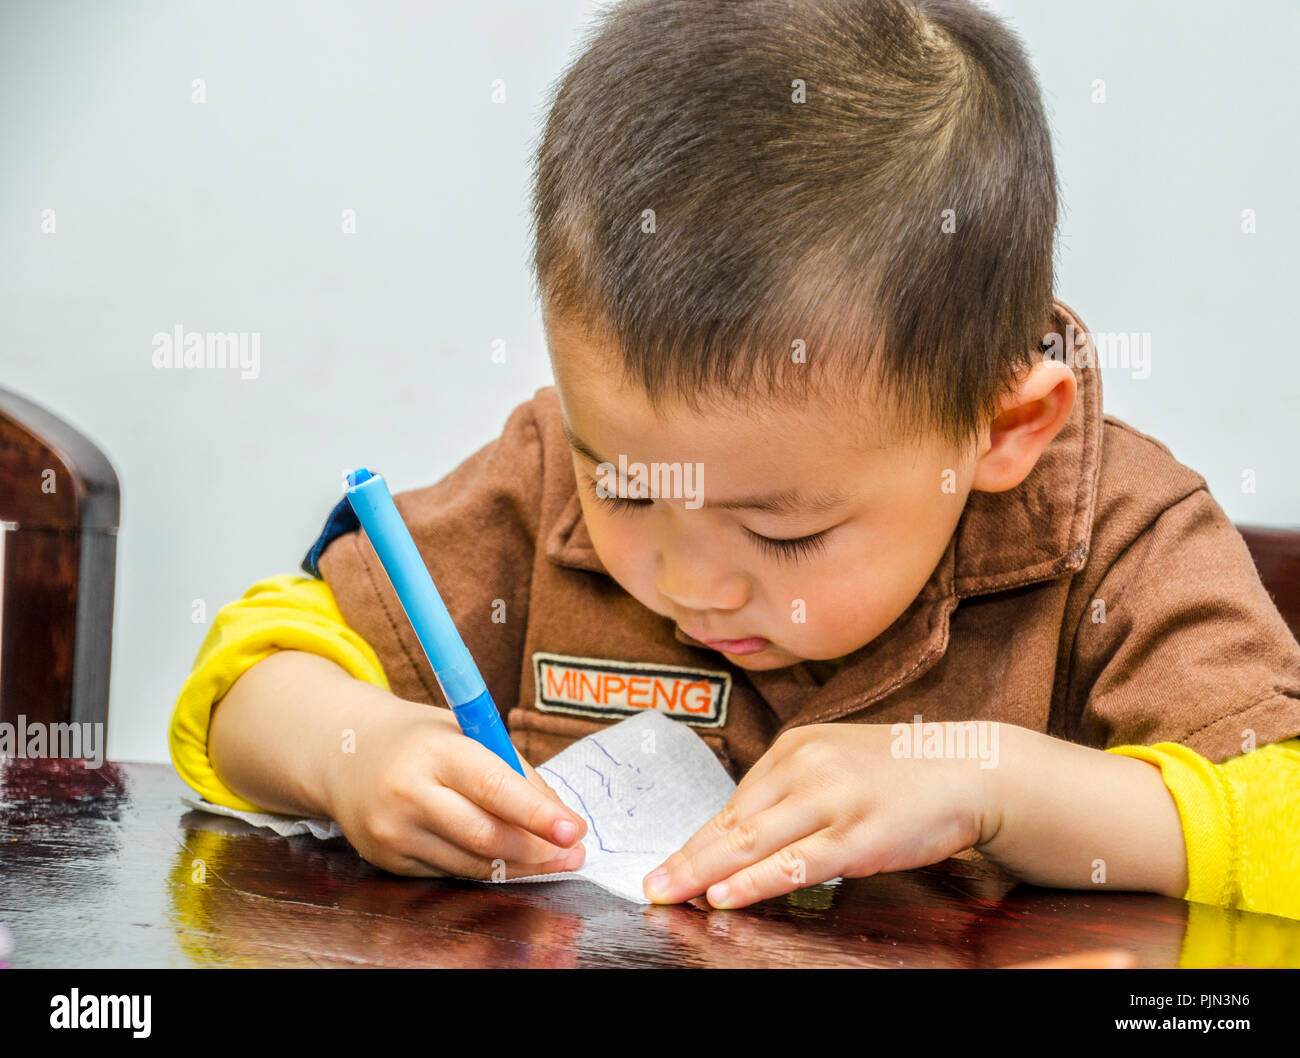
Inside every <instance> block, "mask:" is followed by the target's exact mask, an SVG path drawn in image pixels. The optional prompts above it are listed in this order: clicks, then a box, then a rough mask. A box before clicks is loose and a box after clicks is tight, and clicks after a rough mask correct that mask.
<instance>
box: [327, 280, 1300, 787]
mask: <svg viewBox="0 0 1300 1058" xmlns="http://www.w3.org/2000/svg"><path fill="white" fill-rule="evenodd" d="M1056 310H1057V314H1058V331H1059V333H1061V334H1063V335H1064V334H1065V333H1066V326H1067V324H1073V325H1074V327H1075V330H1076V331H1077V332H1084V328H1083V326H1082V324H1081V323H1080V321H1079V320H1078V318H1077V317H1076V316H1075V315H1074V313H1073V312H1072V310H1070V309H1069V308H1068V307H1067V306H1065V305H1063V304H1061V303H1060V302H1057V304H1056ZM1083 348H1084V352H1087V353H1091V355H1092V359H1091V364H1093V365H1095V364H1096V363H1097V359H1096V353H1095V349H1094V348H1093V346H1092V344H1091V338H1090V337H1089V338H1088V341H1087V344H1086V345H1085V346H1084V347H1083ZM1086 365H1087V361H1084V362H1082V363H1080V362H1076V363H1075V364H1074V365H1073V370H1074V372H1075V376H1076V378H1077V380H1078V396H1077V400H1076V404H1075V407H1074V410H1073V412H1072V413H1071V416H1070V418H1069V420H1068V422H1067V423H1066V425H1065V427H1064V428H1063V429H1062V430H1061V432H1060V433H1059V434H1058V435H1057V437H1055V438H1054V439H1053V440H1052V442H1051V444H1050V445H1048V447H1047V449H1046V450H1045V451H1044V453H1043V455H1042V458H1041V459H1040V460H1039V462H1038V464H1037V465H1036V466H1035V467H1034V469H1033V471H1032V472H1031V473H1030V474H1029V476H1028V477H1027V478H1026V479H1025V481H1024V482H1022V483H1021V484H1020V485H1019V486H1017V487H1016V488H1014V489H1011V490H1010V491H1007V492H1003V493H983V492H975V493H972V494H971V496H970V498H969V500H968V501H967V504H966V508H965V511H964V512H963V514H962V517H961V520H960V522H959V523H958V525H957V528H956V530H955V532H954V534H953V537H952V540H951V541H950V542H949V545H948V549H947V551H946V552H945V554H944V556H943V558H942V559H941V560H940V562H939V564H938V566H937V567H936V569H935V570H934V573H933V574H932V575H931V577H930V580H929V582H928V583H927V584H926V586H925V587H924V588H923V589H922V591H921V593H920V594H919V595H918V596H917V598H916V600H915V601H914V602H913V603H912V605H911V606H910V608H909V609H908V610H907V611H906V612H904V613H903V614H902V615H901V616H900V617H899V618H898V619H897V620H896V621H895V622H894V623H893V624H892V625H891V626H890V627H889V628H888V629H886V630H885V631H884V632H883V633H881V635H880V636H878V637H877V638H876V639H875V640H873V641H872V642H870V643H868V644H867V645H866V646H864V647H862V648H860V649H859V650H857V651H855V652H854V653H852V654H851V655H849V656H848V658H847V659H846V660H845V661H844V663H843V666H842V668H841V669H840V671H838V672H837V673H836V674H835V675H834V676H832V677H831V678H830V679H829V681H827V682H826V683H825V684H819V683H818V682H817V680H816V679H815V678H814V677H813V675H812V673H811V672H810V670H809V668H808V666H807V665H806V664H799V665H794V666H791V667H788V668H784V669H776V670H772V671H767V672H746V671H745V670H743V669H740V668H738V667H734V666H732V665H731V664H730V663H729V662H728V661H727V660H726V659H725V658H724V657H723V656H722V655H721V654H719V653H716V652H715V651H712V650H710V649H708V648H707V647H705V646H703V645H702V644H699V643H697V642H696V641H695V640H692V639H691V638H689V637H688V636H686V635H685V634H684V633H682V632H680V631H679V630H678V629H677V627H676V625H675V624H674V623H673V622H672V621H670V620H669V619H668V618H665V617H660V616H658V615H657V614H655V613H653V612H651V611H650V610H647V609H646V608H645V607H644V606H642V605H641V604H640V603H639V602H637V601H636V600H635V599H634V598H632V597H631V596H630V595H628V594H627V592H625V591H624V590H623V589H622V588H621V587H620V586H619V585H618V584H617V583H616V582H615V581H614V580H613V579H612V578H611V577H610V576H609V575H608V573H607V572H606V571H605V569H604V567H603V566H602V565H601V562H600V559H599V558H598V557H597V556H596V552H595V551H594V550H593V549H592V545H591V538H590V537H589V536H588V533H587V528H586V524H585V522H584V520H583V517H582V511H581V508H580V506H579V502H578V492H577V485H576V482H575V478H574V471H573V465H572V461H571V459H570V455H569V448H568V445H567V443H566V442H565V439H564V436H563V434H562V433H561V431H560V409H559V402H558V398H557V395H556V392H555V390H554V388H553V387H545V388H543V389H539V390H538V391H537V393H536V394H535V395H534V397H533V399H532V400H530V401H528V402H527V403H525V404H522V405H520V406H519V407H518V408H517V409H515V411H514V412H513V413H512V414H511V415H510V417H509V419H508V420H507V422H506V425H505V429H504V431H503V432H502V434H501V436H500V437H499V438H498V439H497V440H495V441H493V442H491V443H490V444H488V445H486V446H485V447H483V448H482V449H480V450H479V451H478V452H476V453H474V454H473V455H472V456H470V457H469V458H468V459H466V460H465V462H463V463H462V464H461V465H460V466H458V467H457V468H456V469H455V470H453V471H452V472H451V473H450V474H448V475H447V476H446V477H445V478H444V479H443V480H441V481H439V482H438V483H437V484H434V485H430V486H428V487H425V488H420V489H414V490H412V491H409V492H404V493H399V494H398V495H397V496H395V497H394V499H395V502H396V504H397V507H398V510H399V511H400V512H401V514H402V517H403V518H404V519H405V521H406V524H407V525H408V526H409V527H410V530H411V533H412V536H413V537H414V539H415V542H416V545H417V546H418V548H419V549H420V552H421V554H422V555H423V556H424V559H425V561H426V562H427V563H428V566H429V569H430V571H431V573H432V574H433V578H434V582H435V583H436V584H437V585H438V588H439V590H440V591H441V593H442V596H443V598H444V600H445V601H446V603H447V606H448V609H449V610H450V611H451V614H452V617H453V618H454V619H455V621H456V624H457V626H458V627H459V628H460V630H461V633H462V635H463V636H464V638H465V642H466V644H467V645H468V646H469V649H470V651H471V652H472V653H473V655H474V657H475V659H476V660H477V662H478V665H479V668H480V669H481V670H482V673H483V677H484V679H485V680H486V681H487V685H488V688H489V689H490V690H491V692H492V694H493V697H494V699H495V701H496V703H497V705H498V707H499V708H500V709H501V712H502V714H503V716H504V717H505V720H506V723H507V725H508V727H509V730H510V732H511V737H512V738H513V740H514V742H515V745H516V747H517V748H518V749H519V751H520V752H521V753H522V754H523V755H524V756H525V757H526V758H527V759H528V761H529V762H530V763H532V764H533V765H537V764H540V763H542V762H543V761H545V760H546V759H547V758H549V757H551V756H552V755H554V754H555V753H557V752H559V751H560V750H561V749H563V748H564V747H565V746H567V745H569V744H570V743H571V742H573V741H574V740H576V739H578V738H581V737H582V736H584V735H586V734H589V733H591V732H592V731H595V730H598V729H599V728H600V727H601V726H602V725H604V724H607V723H611V722H615V721H617V720H620V719H622V718H623V717H625V716H627V715H631V714H634V713H636V712H637V711H639V710H640V709H643V708H647V707H654V708H659V709H663V710H665V711H667V712H668V714H669V715H670V716H673V717H676V718H678V719H680V720H682V721H683V722H684V723H687V724H691V725H692V726H694V727H695V729H696V730H697V731H698V733H699V734H700V735H701V736H702V737H703V738H704V740H705V741H706V742H707V743H708V744H709V745H710V746H711V747H712V749H713V750H714V752H715V753H717V755H718V757H719V758H720V759H721V761H722V763H723V765H724V766H725V767H726V768H727V770H728V771H729V772H730V773H731V775H732V777H733V778H734V779H736V780H739V779H740V777H741V776H742V775H743V774H744V773H745V772H746V771H747V770H748V769H749V768H750V767H751V766H752V765H753V764H754V762H755V761H756V760H757V759H758V758H759V757H760V756H761V755H762V754H763V752H764V751H765V750H766V749H767V748H768V747H769V746H770V745H771V744H772V741H773V739H774V738H775V737H776V736H777V735H778V734H779V733H781V732H782V731H784V730H786V729H788V728H791V727H795V726H799V725H802V724H812V723H825V722H829V721H848V722H854V723H867V724H893V723H896V722H899V721H903V722H907V723H911V722H912V720H913V717H914V716H915V715H916V714H920V715H921V716H922V718H923V719H924V721H926V722H930V721H942V720H999V721H1003V722H1007V723H1012V724H1018V725H1020V726H1022V727H1027V728H1032V729H1033V730H1036V731H1044V732H1047V733H1048V734H1050V735H1054V736H1056V737H1059V738H1063V739H1068V740H1070V741H1072V742H1078V743H1081V744H1083V745H1086V746H1092V747H1096V748H1099V749H1102V748H1107V747H1110V746H1116V745H1123V744H1146V745H1149V744H1153V743H1156V742H1163V741H1169V742H1180V743H1182V744H1184V745H1186V746H1188V747H1189V748H1191V749H1193V750H1195V751H1196V752H1198V753H1200V754H1202V755H1203V756H1205V757H1208V758H1209V759H1210V760H1212V761H1215V762H1219V761H1223V760H1225V759H1227V758H1230V757H1234V756H1238V755H1239V754H1241V753H1242V752H1243V747H1244V745H1245V741H1246V739H1247V738H1248V737H1250V733H1253V738H1254V741H1255V743H1256V744H1258V745H1265V744H1267V743H1269V742H1276V741H1280V740H1282V739H1285V738H1290V737H1292V736H1294V735H1296V734H1297V733H1300V645H1298V644H1297V643H1296V640H1295V638H1294V637H1293V636H1292V635H1291V633H1290V631H1289V630H1288V629H1287V627H1286V625H1285V623H1284V622H1283V620H1282V617H1281V615H1280V614H1279V613H1278V611H1277V609H1276V608H1275V607H1274V605H1273V603H1272V601H1271V600H1270V598H1269V596H1268V594H1267V592H1266V591H1265V590H1264V587H1263V586H1262V584H1261V583H1260V580H1259V576H1258V574H1257V573H1256V570H1255V567H1254V565H1253V563H1252V561H1251V558H1250V554H1249V552H1248V551H1247V549H1246V545H1245V542H1244V541H1243V540H1242V538H1241V535H1240V534H1239V533H1238V532H1237V531H1236V529H1235V528H1234V527H1233V525H1232V524H1231V522H1229V520H1228V518H1227V516H1226V515H1225V514H1224V512H1223V510H1222V509H1221V508H1220V507H1219V505H1218V503H1216V502H1215V500H1214V498H1213V497H1212V496H1211V495H1210V493H1209V491H1208V489H1207V487H1206V483H1205V479H1204V478H1202V477H1201V475H1199V474H1197V473H1196V472H1195V471H1193V470H1191V469H1189V468H1187V467H1185V466H1183V465H1182V464H1181V463H1179V462H1178V461H1177V460H1175V459H1174V457H1173V455H1172V454H1171V453H1170V451H1169V450H1168V449H1167V448H1166V447H1165V446H1164V445H1162V444H1161V443H1160V442H1158V441H1156V440H1154V439H1153V438H1151V437H1148V436H1147V435H1146V434H1143V433H1141V432H1139V431H1137V430H1135V429H1133V428H1132V427H1131V426H1128V425H1126V424H1125V423H1122V422H1120V421H1119V420H1117V419H1114V418H1112V417H1111V416H1109V415H1104V414H1103V412H1102V404H1101V376H1100V369H1099V368H1097V367H1095V366H1092V367H1089V366H1086ZM303 566H304V568H305V569H307V570H308V571H309V572H312V573H314V574H316V575H319V576H323V577H324V579H325V580H326V581H327V582H328V583H329V585H330V587H331V589H332V590H333V593H334V595H335V597H336V599H337V601H338V604H339V607H340V608H341V610H342V612H343V615H344V617H345V618H346V619H347V621H348V623H349V624H350V625H351V626H352V627H353V628H354V629H355V630H356V631H357V632H358V633H359V634H360V635H361V636H362V637H364V638H365V639H366V640H367V642H369V643H370V644H371V645H372V646H373V647H374V649H375V651H376V652H377V653H378V655H379V658H380V661H381V662H382V663H383V666H384V671H385V672H386V673H387V675H388V678H389V680H390V682H391V685H392V689H393V691H394V693H396V694H398V695H400V696H401V697H403V698H408V699H412V700H417V701H423V702H429V703H433V704H437V705H445V702H444V699H443V697H442V692H441V690H440V689H439V687H438V685H437V682H436V681H435V679H434V677H433V672H432V670H431V668H430V666H429V663H428V661H427V660H426V658H425V656H424V654H423V652H422V650H421V648H420V645H419V643H418V641H417V640H416V638H415V634H414V632H413V630H412V629H411V626H410V624H409V622H408V621H407V620H406V617H405V615H404V614H403V612H402V609H401V607H400V606H399V604H398V602H397V598H396V596H395V594H394V593H393V590H392V587H391V585H390V584H389V583H388V580H387V577H386V576H385V574H384V572H383V569H382V567H381V566H380V564H379V561H378V559H377V557H376V555H375V553H374V551H373V549H372V548H371V546H370V543H369V541H368V540H366V539H365V536H364V534H363V533H360V532H359V531H357V530H356V522H355V519H354V518H352V517H351V512H350V509H349V508H348V505H347V501H346V500H344V501H342V502H341V503H340V505H339V507H337V508H336V509H335V511H334V513H333V514H332V515H331V517H330V520H329V522H328V523H327V525H326V529H325V531H324V532H323V533H322V535H321V537H320V539H319V540H318V541H317V543H316V545H315V546H314V547H313V548H312V550H311V552H310V553H309V554H308V556H307V558H306V559H305V560H304V563H303ZM1094 600H1102V601H1103V602H1104V607H1105V613H1104V618H1105V619H1104V620H1096V617H1097V616H1100V607H1098V606H1094Z"/></svg>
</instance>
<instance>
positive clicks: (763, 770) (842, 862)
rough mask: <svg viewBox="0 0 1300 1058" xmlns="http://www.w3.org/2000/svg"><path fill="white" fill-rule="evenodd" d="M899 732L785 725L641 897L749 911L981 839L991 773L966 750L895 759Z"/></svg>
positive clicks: (918, 862)
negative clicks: (698, 900)
mask: <svg viewBox="0 0 1300 1058" xmlns="http://www.w3.org/2000/svg"><path fill="white" fill-rule="evenodd" d="M909 737H910V736H909ZM897 739H898V736H897V735H895V734H894V733H893V730H892V728H891V726H890V725H887V724H845V723H840V724H810V725H807V726H804V727H798V728H792V729H791V730H789V731H787V732H785V733H784V734H782V735H781V736H780V737H779V738H777V740H776V741H775V742H774V743H773V744H772V746H771V748H770V749H769V750H768V751H767V752H766V753H765V754H764V755H763V756H762V757H761V758H760V759H759V760H758V761H757V763H755V765H754V767H753V768H752V769H750V771H749V773H748V774H746V775H745V777H744V778H743V779H742V780H741V782H740V784H739V785H738V786H737V787H736V792H735V793H734V794H732V796H731V799H730V800H729V801H728V802H727V804H726V806H725V807H724V808H723V810H722V811H721V812H719V813H718V814H717V815H716V816H714V817H713V819H711V820H709V822H708V823H706V824H705V825H704V826H703V827H701V828H700V829H699V830H698V831H696V833H695V834H694V835H692V837H691V839H690V840H689V841H687V842H686V844H685V845H683V846H682V847H681V849H679V850H678V851H677V852H675V853H673V854H672V855H671V856H669V857H668V859H667V860H666V861H664V863H663V864H662V865H661V867H660V868H659V869H664V868H666V869H667V870H668V872H669V874H668V878H667V881H666V883H664V884H653V883H652V882H651V880H650V879H651V877H652V876H654V874H655V872H654V871H652V872H651V873H650V875H647V877H646V882H645V894H646V896H647V897H649V898H650V899H651V900H653V901H655V902H656V903H677V902H679V901H684V900H689V899H691V898H692V897H695V896H698V895H699V894H701V893H705V892H706V890H707V897H708V900H709V903H710V904H712V905H713V906H714V907H732V908H735V907H747V906H748V905H749V904H752V903H754V902H756V901H758V900H766V899H768V898H769V897H773V896H780V895H782V894H784V893H789V892H792V891H793V890H795V889H799V888H802V887H803V886H806V885H815V884H817V883H818V882H824V881H826V880H827V879H830V878H835V877H845V878H858V877H862V876H865V875H870V874H876V873H878V872H881V871H903V870H908V869H909V868H913V867H923V866H925V865H927V864H931V863H937V862H938V861H940V860H943V859H945V858H947V857H948V856H950V855H952V854H953V853H955V852H959V851H961V850H962V849H966V848H970V847H971V846H973V845H976V844H978V843H979V842H980V840H981V833H982V832H983V830H984V827H985V823H986V820H990V821H991V820H994V819H996V814H995V812H994V811H993V810H992V808H991V806H990V805H989V803H988V802H989V798H990V796H991V795H990V787H991V783H990V781H989V777H990V775H991V771H990V770H989V769H987V768H984V769H981V768H980V761H979V760H978V759H973V758H969V757H968V758H955V759H942V758H938V759H936V758H920V759H913V758H910V757H897V756H895V755H894V754H893V752H891V747H892V746H893V745H894V744H895V742H896V741H897ZM995 828H996V824H994V827H993V828H991V829H995Z"/></svg>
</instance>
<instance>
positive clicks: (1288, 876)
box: [1106, 738, 1300, 919]
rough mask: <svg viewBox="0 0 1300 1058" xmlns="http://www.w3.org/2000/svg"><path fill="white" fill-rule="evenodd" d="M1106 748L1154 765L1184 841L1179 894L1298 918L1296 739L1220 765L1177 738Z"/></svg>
mask: <svg viewBox="0 0 1300 1058" xmlns="http://www.w3.org/2000/svg"><path fill="white" fill-rule="evenodd" d="M1106 752H1108V753H1118V754H1120V755H1122V756H1126V757H1136V758H1137V759H1139V760H1144V761H1147V762H1148V763H1149V764H1154V765H1156V766H1157V767H1158V768H1160V771H1161V774H1162V776H1163V778H1164V781H1165V785H1166V786H1167V787H1168V788H1169V792H1170V793H1171V794H1172V795H1173V798H1174V801H1175V802H1176V803H1177V805H1178V814H1179V816H1180V817H1181V819H1182V824H1183V840H1184V841H1185V843H1186V846H1187V892H1186V893H1185V894H1184V896H1183V899H1185V900H1191V901H1195V902H1197V903H1202V904H1215V905H1217V906H1219V907H1225V908H1240V909H1242V910H1246V911H1259V912H1263V913H1265V914H1270V915H1283V916H1286V917H1288V918H1296V919H1300V842H1298V841H1297V840H1296V835H1297V834H1300V798H1297V797H1296V795H1295V791H1296V790H1297V789H1300V739H1294V738H1293V739H1288V740H1286V741H1285V742H1274V743H1272V744H1270V745H1267V746H1261V747H1260V748H1259V749H1256V750H1254V751H1252V752H1250V753H1246V754H1243V755H1242V756H1240V757H1233V758H1232V759H1230V760H1226V761H1224V762H1223V763H1222V764H1212V763H1210V761H1208V760H1206V759H1205V758H1204V757H1202V756H1200V755H1199V754H1197V753H1195V752H1193V751H1192V750H1190V749H1188V748H1187V747H1186V746H1182V745H1179V744H1178V743H1176V742H1159V743H1157V744H1156V745H1154V746H1115V747H1113V748H1111V749H1109V750H1107V751H1106Z"/></svg>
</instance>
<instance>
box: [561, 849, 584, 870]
mask: <svg viewBox="0 0 1300 1058" xmlns="http://www.w3.org/2000/svg"><path fill="white" fill-rule="evenodd" d="M584 855H585V853H584V852H583V848H582V846H581V845H575V846H574V847H573V848H571V849H570V850H569V854H568V855H567V856H565V857H564V869H565V870H566V871H567V870H568V869H569V868H570V867H576V866H578V864H579V863H580V862H582V858H583V856H584Z"/></svg>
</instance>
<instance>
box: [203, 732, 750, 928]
mask: <svg viewBox="0 0 1300 1058" xmlns="http://www.w3.org/2000/svg"><path fill="white" fill-rule="evenodd" d="M537 772H538V774H540V775H541V777H542V778H543V779H545V780H546V782H547V783H548V784H549V785H550V787H551V789H553V790H554V791H555V793H556V795H557V796H558V797H559V799H560V800H561V801H563V802H564V804H565V805H566V806H567V807H568V808H570V809H572V810H573V812H574V813H575V814H577V815H579V816H582V817H583V818H584V819H585V820H586V821H587V833H586V834H585V835H584V836H583V838H582V843H583V845H584V846H585V847H586V850H587V858H586V860H585V861H584V863H583V865H582V866H581V867H580V868H578V870H576V871H561V872H559V873H557V874H534V875H529V876H528V877H526V878H503V879H501V880H500V881H499V882H484V884H488V885H508V884H512V883H516V882H560V881H568V880H572V879H575V878H582V879H585V880H586V881H589V882H591V883H593V884H595V885H598V886H600V888H602V889H604V890H606V891H607V892H610V893H613V894H614V895H615V896H619V897H622V898H623V899H624V900H630V901H632V902H633V903H638V904H648V903H650V902H651V901H650V900H649V899H648V898H647V897H646V895H645V893H644V891H643V890H642V887H641V882H642V880H643V879H644V878H645V876H646V875H647V874H648V873H649V872H650V871H652V870H653V869H654V868H655V867H657V866H659V864H661V863H663V861H664V860H666V859H667V858H668V857H669V856H671V855H672V854H673V853H674V852H676V851H677V850H678V849H680V848H681V847H682V846H683V845H684V844H686V842H687V841H688V840H689V839H690V838H691V836H692V835H693V834H694V833H695V832H696V831H697V830H699V829H700V827H702V826H704V824H705V823H707V822H708V821H709V820H710V819H712V818H713V816H715V815H717V813H718V812H720V811H721V810H722V809H723V807H724V806H725V805H726V803H727V801H728V799H729V798H730V797H731V795H732V793H733V792H734V791H735V789H736V784H735V783H734V782H732V781H731V776H729V775H728V774H727V772H726V770H725V769H724V768H723V767H722V765H721V764H720V763H719V761H718V758H717V757H716V756H715V755H714V753H713V751H712V750H711V749H709V747H708V746H707V745H706V744H705V743H704V740H703V739H701V738H700V737H699V736H698V735H697V734H696V733H695V732H694V731H692V730H691V729H690V728H689V727H688V726H687V725H686V724H684V723H682V722H681V721H679V720H670V719H669V718H668V717H667V716H665V715H664V714H663V713H661V712H657V711H655V710H652V709H648V710H646V711H645V712H643V713H638V714H637V715H636V716H633V717H630V718H628V719H627V720H623V721H621V722H620V723H617V724H613V725H611V726H610V727H607V728H604V729H603V730H601V731H598V732H596V733H595V734H592V735H588V736H587V737H586V738H584V739H582V740H580V741H578V742H575V743H574V744H573V745H572V746H570V747H569V748H568V749H566V750H563V751H562V752H560V753H558V754H556V755H555V756H554V757H552V758H551V759H550V760H548V761H547V762H546V763H545V764H543V765H541V766H540V767H538V768H537ZM181 800H182V801H183V802H185V804H187V805H189V806H190V807H192V808H197V809H199V810H200V811H204V812H215V813H217V814H219V815H225V816H232V817H234V818H235V819H242V820H245V821H246V822H248V823H252V824H253V825H254V826H258V827H269V828H270V829H272V830H274V831H275V832H276V833H277V834H281V835H285V836H288V835H290V834H301V833H310V834H312V835H313V836H314V837H317V838H321V839H327V838H333V837H339V836H341V835H342V833H343V831H342V830H341V829H340V828H339V825H338V824H337V823H335V822H333V821H332V820H329V819H294V818H293V817H292V816H285V815H270V814H266V813H261V812H241V811H238V810H236V809H233V808H224V807H222V806H220V805H214V804H212V803H210V802H208V801H204V800H195V799H192V798H189V797H184V796H183V797H182V798H181Z"/></svg>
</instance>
